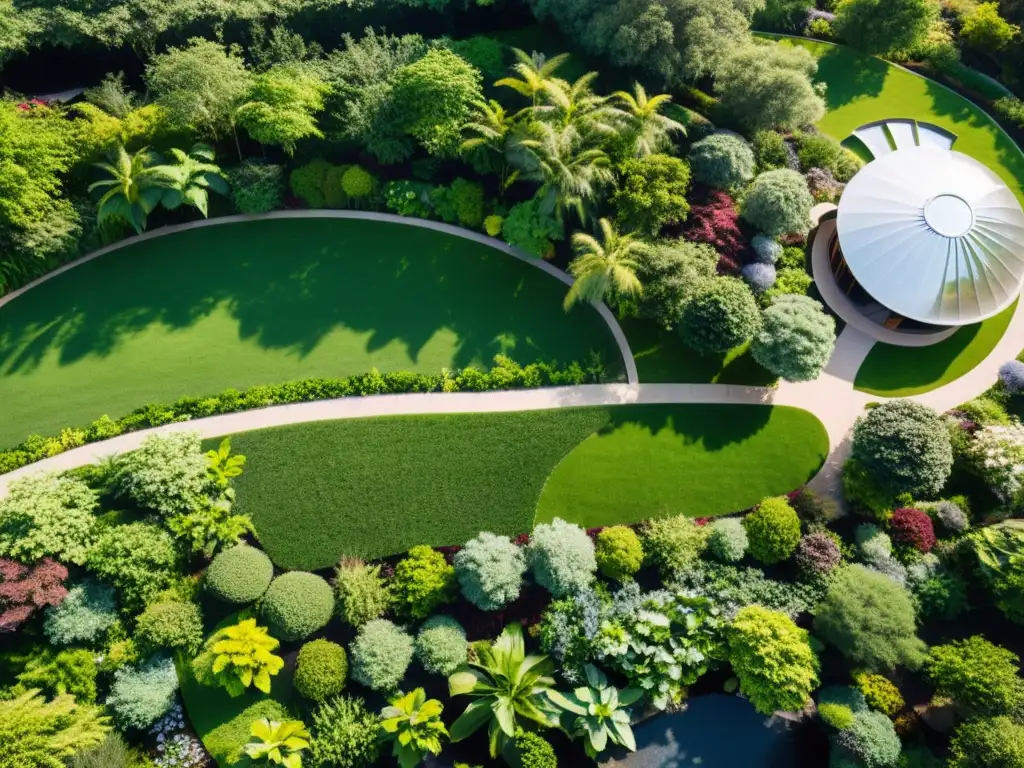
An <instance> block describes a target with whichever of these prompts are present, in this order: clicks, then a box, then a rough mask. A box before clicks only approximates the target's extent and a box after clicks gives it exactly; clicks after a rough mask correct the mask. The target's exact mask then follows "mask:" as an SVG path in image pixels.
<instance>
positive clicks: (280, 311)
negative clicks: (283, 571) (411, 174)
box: [0, 219, 623, 448]
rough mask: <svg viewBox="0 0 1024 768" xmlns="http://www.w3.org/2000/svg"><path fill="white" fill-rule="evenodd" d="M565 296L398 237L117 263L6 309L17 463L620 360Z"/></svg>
mask: <svg viewBox="0 0 1024 768" xmlns="http://www.w3.org/2000/svg"><path fill="white" fill-rule="evenodd" d="M565 291H566V287H565V286H564V284H562V283H560V282H558V281H557V280H555V279H554V278H552V277H551V276H549V275H545V274H544V273H543V272H541V271H540V270H538V269H535V268H534V267H531V266H530V265H528V264H525V263H523V262H520V261H518V260H516V259H513V258H511V257H509V256H507V255H505V254H503V253H500V252H498V251H496V250H494V249H492V248H489V247H487V246H485V245H482V244H479V243H475V242H472V241H469V240H464V239H462V238H457V237H452V236H449V235H445V234H442V233H438V232H432V231H429V230H424V229H420V228H417V227H410V226H405V225H399V224H390V223H381V222H367V221H353V220H329V219H301V220H296V219H289V220H272V221H263V222H248V223H244V224H230V225H222V226H215V227H208V228H205V229H198V230H192V231H189V232H183V233H180V234H177V235H171V236H167V237H163V238H157V239H154V240H152V241H149V242H143V243H139V244H136V245H133V246H129V247H127V248H123V249H121V250H119V251H115V252H113V253H110V254H108V255H106V256H103V257H101V258H99V259H97V260H95V261H93V262H90V263H89V264H86V265H84V266H81V267H78V268H76V269H74V270H72V271H70V272H68V273H66V274H64V275H61V276H59V277H56V278H54V279H53V280H51V281H49V282H47V283H45V284H43V285H42V286H40V287H38V288H36V289H33V290H32V291H29V292H28V293H27V294H25V295H24V296H22V297H20V298H17V299H15V300H14V301H12V302H11V303H10V304H8V305H6V306H4V307H3V308H0V403H2V404H3V408H2V413H3V417H2V419H0V448H4V447H9V446H13V445H14V444H16V443H19V442H21V441H22V440H23V439H24V438H25V437H27V436H28V435H29V434H32V433H39V434H54V433H56V432H59V431H60V429H61V428H63V427H65V426H69V425H87V424H89V423H90V422H91V421H93V420H94V419H96V418H98V417H99V416H102V415H104V414H108V415H110V416H112V417H115V418H116V417H118V416H121V415H123V414H125V413H127V412H129V411H131V410H133V409H134V408H137V407H139V406H142V405H144V404H146V403H151V402H171V401H174V400H176V399H177V398H179V397H181V396H184V395H193V396H198V395H206V394H213V393H217V392H220V391H221V390H224V389H226V388H228V387H238V388H243V387H248V386H252V385H256V384H271V383H283V382H286V381H293V380H296V379H302V378H308V377H316V376H347V375H350V374H355V373H363V372H366V371H369V370H370V369H371V368H374V367H376V368H378V369H379V370H381V371H389V370H403V369H404V370H414V371H422V372H429V373H439V372H440V371H441V369H442V368H445V367H447V368H452V367H462V366H465V365H469V364H474V365H479V366H489V365H490V364H491V361H492V359H493V357H494V355H495V354H498V353H506V354H508V355H510V356H511V357H513V358H514V359H515V360H517V361H518V362H520V363H524V364H525V363H529V362H532V361H536V360H541V359H543V360H548V361H550V360H559V361H561V362H569V361H571V360H580V361H582V360H584V359H585V357H586V356H587V354H588V352H589V351H590V350H598V351H599V352H600V353H601V354H602V356H603V357H604V359H605V360H606V361H607V363H608V365H609V368H610V372H611V373H612V375H620V374H621V372H622V370H623V368H622V360H621V356H620V355H619V353H618V350H617V347H616V346H615V344H614V341H613V339H612V336H611V333H610V332H609V331H608V328H607V326H606V325H605V323H604V321H603V320H602V319H601V318H600V316H599V315H598V314H597V312H596V311H595V310H594V309H593V308H591V307H589V306H585V307H581V308H578V309H574V310H573V311H572V312H570V313H569V314H568V315H566V314H565V313H564V312H563V310H562V298H563V297H564V295H565Z"/></svg>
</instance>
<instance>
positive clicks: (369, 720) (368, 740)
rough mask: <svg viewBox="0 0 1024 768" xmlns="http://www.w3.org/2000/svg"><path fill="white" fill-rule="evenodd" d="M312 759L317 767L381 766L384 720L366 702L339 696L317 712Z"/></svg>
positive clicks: (311, 750) (311, 743) (354, 767)
mask: <svg viewBox="0 0 1024 768" xmlns="http://www.w3.org/2000/svg"><path fill="white" fill-rule="evenodd" d="M312 725H313V727H312V728H311V730H312V732H313V738H312V740H311V741H310V744H309V757H310V760H311V762H312V764H313V766H315V767H316V766H322V767H323V768H326V767H327V766H330V768H371V766H373V765H376V763H377V754H378V742H377V735H378V733H379V732H380V719H379V718H378V717H377V715H376V713H374V712H370V711H369V710H368V709H367V708H366V705H365V704H364V703H363V700H362V699H355V698H349V697H347V696H336V697H335V698H333V699H329V700H328V701H326V702H324V703H323V704H322V705H320V707H319V708H317V709H316V710H315V711H314V712H313V718H312Z"/></svg>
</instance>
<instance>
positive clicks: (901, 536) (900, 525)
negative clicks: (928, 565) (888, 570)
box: [889, 507, 935, 552]
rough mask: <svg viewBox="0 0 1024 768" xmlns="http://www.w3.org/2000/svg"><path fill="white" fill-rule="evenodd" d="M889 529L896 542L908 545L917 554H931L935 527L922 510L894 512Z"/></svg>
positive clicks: (904, 508) (907, 509) (904, 509)
mask: <svg viewBox="0 0 1024 768" xmlns="http://www.w3.org/2000/svg"><path fill="white" fill-rule="evenodd" d="M889 527H890V529H891V530H892V537H893V538H894V539H895V540H896V541H898V542H900V543H901V544H909V545H910V546H912V547H913V548H914V549H916V550H917V551H918V552H931V551H932V547H934V546H935V526H933V525H932V519H931V518H930V517H929V516H928V513H927V512H925V511H924V510H920V509H911V508H908V507H902V508H900V509H897V510H894V511H893V513H892V517H890V518H889Z"/></svg>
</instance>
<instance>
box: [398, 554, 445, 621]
mask: <svg viewBox="0 0 1024 768" xmlns="http://www.w3.org/2000/svg"><path fill="white" fill-rule="evenodd" d="M456 589H457V587H456V582H455V569H454V568H453V567H452V566H450V565H448V563H447V562H446V561H445V559H444V555H442V554H441V553H440V552H435V551H434V550H433V549H431V548H430V547H428V546H426V545H425V544H420V545H418V546H415V547H413V548H412V549H410V550H409V554H408V555H407V556H406V557H405V558H404V559H403V560H401V561H400V562H399V563H398V565H396V566H395V576H394V578H393V579H392V580H391V597H392V603H393V605H394V607H395V611H396V612H397V613H398V614H399V615H401V616H404V617H407V618H410V619H424V618H426V617H427V616H429V615H430V614H432V613H433V612H434V611H435V610H436V609H437V607H438V606H439V605H441V604H443V603H450V602H451V601H452V600H454V599H455V592H456Z"/></svg>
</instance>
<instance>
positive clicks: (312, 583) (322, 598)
mask: <svg viewBox="0 0 1024 768" xmlns="http://www.w3.org/2000/svg"><path fill="white" fill-rule="evenodd" d="M260 611H261V613H262V614H263V617H264V618H265V619H266V620H267V622H268V623H269V624H270V628H271V633H272V634H273V635H274V636H275V637H278V638H280V639H281V640H301V639H302V638H304V637H309V636H310V635H311V634H313V633H314V632H316V631H317V630H318V629H321V628H322V627H324V626H326V625H327V622H328V621H330V620H331V616H332V615H333V613H334V593H333V592H332V591H331V585H330V584H328V583H327V582H326V581H324V580H323V579H322V578H320V577H319V576H317V575H316V574H314V573H304V572H303V571H291V572H289V573H283V574H281V575H280V576H278V577H277V578H276V579H274V580H273V581H272V582H271V584H270V588H269V589H268V590H267V592H266V594H265V595H263V599H262V600H260Z"/></svg>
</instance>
